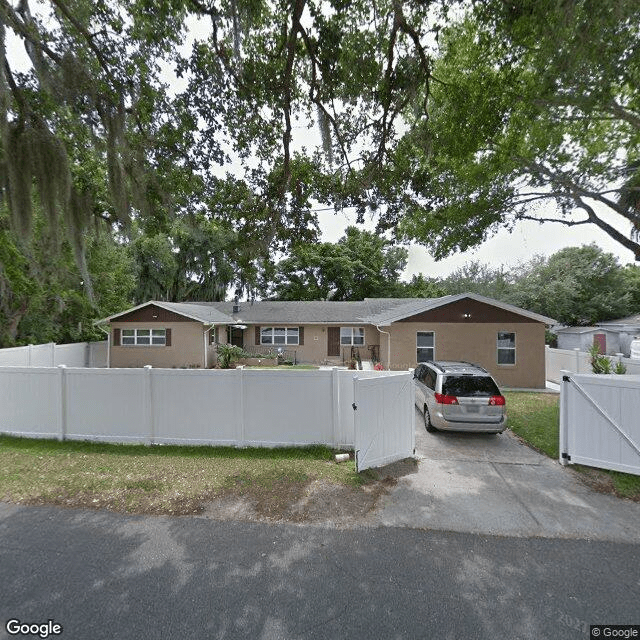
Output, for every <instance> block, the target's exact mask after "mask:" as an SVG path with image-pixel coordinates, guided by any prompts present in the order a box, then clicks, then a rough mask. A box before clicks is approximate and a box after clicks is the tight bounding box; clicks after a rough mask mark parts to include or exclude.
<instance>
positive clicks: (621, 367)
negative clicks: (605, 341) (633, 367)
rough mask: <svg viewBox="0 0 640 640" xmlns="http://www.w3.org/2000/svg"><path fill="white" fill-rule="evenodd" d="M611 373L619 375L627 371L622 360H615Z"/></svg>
mask: <svg viewBox="0 0 640 640" xmlns="http://www.w3.org/2000/svg"><path fill="white" fill-rule="evenodd" d="M613 373H615V374H617V375H619V376H623V375H624V374H625V373H627V367H626V366H625V364H624V363H623V362H616V365H615V367H613Z"/></svg>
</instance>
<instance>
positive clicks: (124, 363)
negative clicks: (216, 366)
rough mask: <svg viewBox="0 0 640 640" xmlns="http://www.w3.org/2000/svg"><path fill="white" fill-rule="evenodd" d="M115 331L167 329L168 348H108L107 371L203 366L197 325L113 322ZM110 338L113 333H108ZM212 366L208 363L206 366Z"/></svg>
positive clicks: (200, 327)
mask: <svg viewBox="0 0 640 640" xmlns="http://www.w3.org/2000/svg"><path fill="white" fill-rule="evenodd" d="M111 327H112V331H113V329H114V328H119V329H121V330H122V329H171V346H170V347H157V346H119V347H116V346H113V342H112V346H111V363H110V366H111V367H144V366H145V365H147V364H150V365H151V366H152V367H160V368H171V367H190V368H202V367H203V365H204V337H203V332H204V330H205V327H203V325H202V324H200V323H199V322H162V323H160V322H158V323H153V322H113V323H112V325H111ZM112 336H113V333H112ZM212 364H213V363H212V362H210V363H209V366H211V365H212Z"/></svg>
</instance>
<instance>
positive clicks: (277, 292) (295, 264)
mask: <svg viewBox="0 0 640 640" xmlns="http://www.w3.org/2000/svg"><path fill="white" fill-rule="evenodd" d="M406 261H407V250H406V249H404V248H402V247H396V246H393V243H392V242H390V241H389V240H386V239H385V238H383V237H380V236H378V235H376V234H374V233H371V232H368V231H360V230H359V229H357V228H356V227H348V228H347V229H346V232H345V235H344V236H343V237H342V238H340V240H338V242H337V243H335V244H334V243H330V242H324V243H320V244H297V245H295V246H294V247H293V249H292V251H291V255H290V257H288V258H285V259H284V260H281V261H280V262H279V263H278V265H277V267H276V274H275V277H274V282H275V283H276V284H275V285H274V286H273V289H272V292H271V294H270V295H271V297H272V298H274V299H277V300H328V299H331V300H362V299H364V298H375V297H389V296H393V295H394V294H395V293H396V292H397V285H398V283H399V278H400V274H401V272H402V270H403V269H404V267H405V266H406Z"/></svg>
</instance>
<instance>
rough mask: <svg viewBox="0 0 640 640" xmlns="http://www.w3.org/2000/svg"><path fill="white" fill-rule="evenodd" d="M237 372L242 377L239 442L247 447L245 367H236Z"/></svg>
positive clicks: (240, 385)
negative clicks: (245, 439)
mask: <svg viewBox="0 0 640 640" xmlns="http://www.w3.org/2000/svg"><path fill="white" fill-rule="evenodd" d="M236 371H238V372H239V373H238V375H239V376H240V383H239V385H238V387H239V389H240V392H239V393H240V402H239V405H240V406H239V408H238V441H239V442H240V446H241V447H244V446H245V441H244V435H245V434H244V365H238V366H237V367H236Z"/></svg>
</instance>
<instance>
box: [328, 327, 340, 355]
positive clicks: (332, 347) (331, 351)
mask: <svg viewBox="0 0 640 640" xmlns="http://www.w3.org/2000/svg"><path fill="white" fill-rule="evenodd" d="M339 355H340V327H327V356H329V357H334V356H339Z"/></svg>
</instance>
